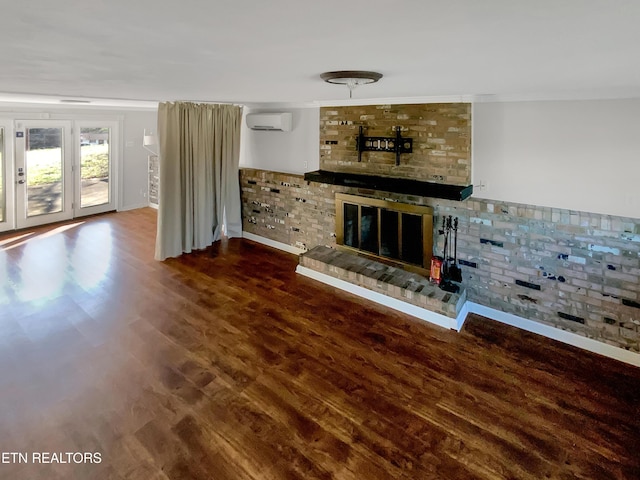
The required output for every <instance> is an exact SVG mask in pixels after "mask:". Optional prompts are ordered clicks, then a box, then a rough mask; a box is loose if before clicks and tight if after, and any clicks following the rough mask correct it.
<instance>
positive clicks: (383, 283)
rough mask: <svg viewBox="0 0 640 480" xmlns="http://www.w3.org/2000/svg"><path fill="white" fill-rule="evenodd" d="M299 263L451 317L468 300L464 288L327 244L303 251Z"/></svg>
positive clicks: (456, 315)
mask: <svg viewBox="0 0 640 480" xmlns="http://www.w3.org/2000/svg"><path fill="white" fill-rule="evenodd" d="M300 265H301V266H303V267H306V268H308V269H311V270H314V271H316V272H319V273H321V274H325V275H329V276H331V277H333V278H337V279H339V280H342V281H345V282H348V283H350V284H353V285H357V286H359V287H363V288H366V289H369V290H372V291H374V292H377V293H379V294H382V295H385V296H388V297H392V298H395V299H397V300H400V301H403V302H406V303H409V304H412V305H415V306H417V307H420V308H424V309H426V310H429V311H431V312H434V313H437V314H440V315H444V316H446V317H449V318H451V319H456V318H457V317H458V314H459V313H460V311H461V309H462V306H463V305H464V302H465V301H466V291H465V290H462V291H461V292H460V293H457V294H455V293H449V292H445V291H443V290H441V289H440V288H438V286H436V285H433V284H432V283H430V282H429V280H427V279H426V278H424V277H422V276H420V275H417V274H415V273H411V272H407V271H405V270H402V269H399V268H395V267H392V266H389V265H385V264H383V263H380V262H376V261H374V260H371V259H368V258H364V257H360V256H358V255H354V254H351V253H347V252H343V251H339V250H336V249H333V248H328V247H325V246H317V247H315V248H313V249H311V250H309V251H308V252H306V253H304V254H302V255H300Z"/></svg>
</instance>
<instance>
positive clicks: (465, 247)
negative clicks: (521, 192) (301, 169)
mask: <svg viewBox="0 0 640 480" xmlns="http://www.w3.org/2000/svg"><path fill="white" fill-rule="evenodd" d="M407 108H408V109H407V110H405V109H403V107H402V106H397V105H396V106H391V107H390V106H388V105H379V106H368V107H340V108H322V109H321V112H320V115H321V118H320V124H321V132H320V151H321V153H320V168H321V169H324V170H327V171H334V172H335V171H341V172H345V173H349V174H352V173H359V174H369V173H372V174H375V175H381V176H388V177H393V178H406V179H410V178H414V179H421V180H424V181H429V182H439V183H442V184H450V185H460V186H464V185H467V184H469V183H470V171H471V164H470V137H471V126H470V107H469V105H445V106H442V105H441V106H437V105H428V106H408V107H407ZM365 123H366V125H367V126H368V134H370V135H378V136H388V135H389V134H391V132H392V131H393V128H394V127H395V126H398V125H399V126H401V127H402V135H403V137H405V136H411V135H413V137H412V138H413V154H412V156H409V155H408V154H402V155H401V158H400V165H398V166H396V165H395V158H394V156H393V155H391V154H387V153H384V152H366V153H363V154H362V161H361V162H358V152H357V150H356V144H355V138H356V136H357V134H358V126H359V125H361V124H365ZM301 161H302V159H301ZM241 188H242V201H243V229H244V231H245V232H247V234H250V235H255V236H256V238H257V237H259V238H265V239H269V241H273V242H277V243H278V244H279V245H286V246H291V248H293V249H298V251H308V250H311V249H313V248H314V247H316V246H328V247H332V248H333V249H335V248H336V245H337V234H336V194H347V195H357V196H363V197H369V198H376V199H381V200H390V201H392V202H396V203H405V204H409V205H419V206H428V207H431V208H432V209H433V222H434V225H440V224H441V221H442V217H443V216H448V215H453V216H455V217H458V218H459V224H460V229H459V236H458V259H459V260H460V264H461V269H462V277H463V285H464V287H465V289H466V295H467V299H468V300H469V301H471V302H474V303H475V304H477V305H481V306H486V307H487V308H491V309H493V310H494V311H500V312H504V313H505V314H507V315H515V316H517V317H519V318H522V319H526V320H528V321H530V322H531V323H532V324H535V325H537V327H540V328H543V327H544V328H548V327H554V330H555V329H558V330H562V331H565V332H570V333H573V334H576V335H578V336H580V337H583V338H585V340H588V341H593V340H596V341H597V342H598V343H600V344H607V345H612V346H616V347H619V348H621V349H624V350H628V351H629V352H635V353H640V332H639V329H640V290H638V288H639V287H638V285H640V270H639V268H640V263H639V262H640V221H638V220H637V219H634V218H626V217H619V216H613V215H602V214H596V213H589V212H581V211H572V210H567V209H561V208H551V207H543V206H538V205H525V204H518V203H513V202H505V201H491V200H484V199H475V198H473V197H472V198H469V199H467V200H465V201H462V202H460V201H453V200H444V199H438V198H434V197H429V196H421V195H417V194H415V193H398V192H392V191H386V190H380V189H372V188H367V187H366V186H365V185H361V184H346V183H344V182H343V183H342V184H336V183H327V182H323V181H317V182H316V181H306V180H305V178H304V176H303V175H296V174H288V173H278V172H272V171H266V170H257V169H242V170H241ZM442 240H443V239H442V237H441V236H438V235H437V232H436V234H435V236H434V239H433V244H434V251H435V252H441V251H442V247H443V245H442ZM350 274H351V275H357V273H355V272H351V273H350ZM413 285H414V284H413V283H412V284H411V285H410V287H411V288H413V287H412V286H413ZM413 293H415V292H413ZM537 327H536V328H537Z"/></svg>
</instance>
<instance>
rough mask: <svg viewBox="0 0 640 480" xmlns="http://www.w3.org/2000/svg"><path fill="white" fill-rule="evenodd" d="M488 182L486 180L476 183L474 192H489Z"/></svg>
mask: <svg viewBox="0 0 640 480" xmlns="http://www.w3.org/2000/svg"><path fill="white" fill-rule="evenodd" d="M487 183H488V182H487V181H486V180H480V181H479V182H478V183H476V184H475V185H474V186H473V188H474V190H476V191H477V192H485V191H486V190H487Z"/></svg>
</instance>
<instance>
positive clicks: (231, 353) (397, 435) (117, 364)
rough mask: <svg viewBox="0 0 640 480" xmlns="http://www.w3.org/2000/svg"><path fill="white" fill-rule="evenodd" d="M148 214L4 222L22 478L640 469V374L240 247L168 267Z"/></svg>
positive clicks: (12, 474) (8, 393)
mask: <svg viewBox="0 0 640 480" xmlns="http://www.w3.org/2000/svg"><path fill="white" fill-rule="evenodd" d="M155 223H156V218H155V212H154V211H153V210H150V209H141V210H136V211H130V212H123V213H117V214H108V215H104V216H98V217H93V218H90V219H84V220H79V221H76V222H70V223H68V224H65V225H55V226H51V227H45V228H39V229H34V230H31V231H27V232H18V233H12V234H4V235H0V368H1V370H0V452H5V453H6V452H26V453H28V455H29V460H31V455H32V453H33V452H99V453H100V454H101V457H102V462H101V463H99V464H56V463H53V464H32V463H31V462H29V463H28V464H21V463H0V478H3V479H4V478H6V479H29V480H35V479H141V480H142V479H144V480H148V479H164V480H166V479H172V480H178V479H196V478H197V479H201V478H202V479H215V480H225V479H229V480H231V479H234V480H236V479H247V480H248V479H265V480H269V479H273V480H275V479H314V478H319V479H330V478H335V479H345V480H347V479H358V480H369V479H392V478H393V479H542V478H554V479H572V478H576V479H578V478H579V479H638V478H640V370H639V369H637V368H634V367H630V366H628V365H625V364H622V363H618V362H616V361H612V360H609V359H606V358H603V357H600V356H597V355H593V354H590V353H587V352H584V351H580V350H578V349H575V348H572V347H568V346H566V345H563V344H559V343H556V342H553V341H550V340H547V339H544V338H541V337H538V336H536V335H533V334H529V333H525V332H522V331H519V330H517V329H514V328H510V327H507V326H504V325H501V324H499V323H496V322H493V321H489V320H486V319H483V318H481V317H472V318H469V319H468V321H467V323H466V326H465V328H464V330H463V332H462V333H460V334H458V333H455V332H450V331H446V330H443V329H440V328H437V327H433V326H430V325H428V324H425V323H421V322H419V321H417V320H414V319H412V318H411V317H408V316H405V315H402V314H399V313H396V312H395V311H393V310H390V309H388V308H385V307H381V306H376V305H372V304H369V303H368V302H366V301H363V300H361V299H359V298H357V297H354V296H351V295H349V294H346V293H343V292H340V291H337V290H335V289H333V288H331V287H328V286H325V285H322V284H319V283H316V282H314V281H312V280H310V279H307V278H304V277H300V276H297V275H296V274H295V273H294V269H295V266H296V263H297V258H296V257H295V256H293V255H289V254H285V253H282V252H279V251H276V250H273V249H270V248H267V247H264V246H261V245H258V244H255V243H252V242H249V241H246V240H239V239H233V240H230V241H228V242H224V243H221V244H218V245H215V246H214V247H212V248H210V249H207V250H206V251H202V252H198V253H195V254H192V255H184V256H182V257H181V258H178V259H171V260H168V261H166V262H156V261H154V260H153V249H154V242H155Z"/></svg>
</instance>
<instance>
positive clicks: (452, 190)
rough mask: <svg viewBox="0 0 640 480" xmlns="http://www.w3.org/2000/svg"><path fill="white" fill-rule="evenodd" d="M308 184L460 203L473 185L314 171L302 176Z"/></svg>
mask: <svg viewBox="0 0 640 480" xmlns="http://www.w3.org/2000/svg"><path fill="white" fill-rule="evenodd" d="M304 179H305V180H306V181H308V182H317V183H327V184H331V185H341V186H344V187H354V188H367V189H370V190H379V191H382V192H392V193H400V194H404V195H416V196H420V197H432V198H444V199H446V200H455V201H462V200H465V199H467V198H469V197H470V196H471V194H472V193H473V185H468V186H466V187H465V186H460V185H447V184H443V183H434V182H424V181H421V180H413V179H409V178H396V177H382V176H379V175H362V174H358V173H346V172H331V171H328V170H316V171H314V172H307V173H305V174H304Z"/></svg>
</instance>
